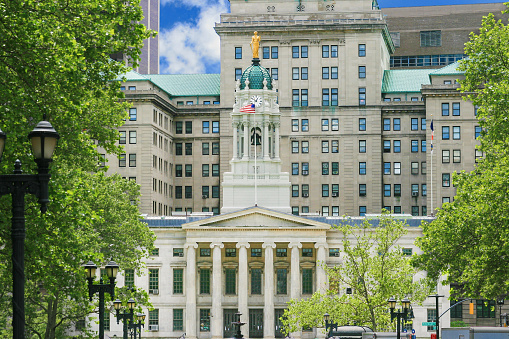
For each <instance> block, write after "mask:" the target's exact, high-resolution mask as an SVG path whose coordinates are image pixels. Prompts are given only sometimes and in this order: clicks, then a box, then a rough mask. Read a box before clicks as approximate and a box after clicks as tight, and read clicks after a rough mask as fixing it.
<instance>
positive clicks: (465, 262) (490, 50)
mask: <svg viewBox="0 0 509 339" xmlns="http://www.w3.org/2000/svg"><path fill="white" fill-rule="evenodd" d="M507 41H509V26H507V25H505V24H503V23H502V22H501V21H496V20H495V19H494V17H493V15H492V14H490V15H488V16H487V17H485V18H484V19H483V23H482V28H481V30H480V32H479V34H474V33H472V34H471V35H470V41H469V42H468V43H467V44H466V48H465V52H466V54H467V55H468V58H467V59H465V60H463V61H462V62H461V64H460V69H461V70H463V71H464V72H465V79H464V80H461V81H460V83H461V91H463V92H465V93H467V98H468V100H471V101H472V102H473V104H474V105H476V106H477V107H479V108H478V110H477V119H478V123H479V125H480V126H481V127H482V129H483V132H482V134H481V137H480V141H481V145H480V150H481V151H482V152H483V154H484V158H483V159H482V160H481V161H479V163H478V164H477V165H476V167H475V170H474V171H472V172H461V173H459V174H455V175H454V176H453V183H454V185H455V186H456V196H455V197H454V201H453V202H451V203H449V204H445V205H444V206H443V207H442V209H441V210H439V211H438V213H437V216H436V220H435V221H434V222H432V223H430V224H429V225H426V226H425V227H424V229H423V232H424V236H423V238H421V239H419V240H418V242H417V243H418V246H419V247H421V249H422V250H423V251H424V253H423V254H422V255H421V256H419V257H417V258H416V259H417V260H416V261H415V264H416V265H417V266H418V267H421V268H422V269H425V270H426V271H428V275H429V277H430V278H433V279H435V280H438V278H439V277H440V276H441V275H442V274H445V275H446V276H447V280H446V281H445V283H454V284H456V286H459V289H460V290H459V291H457V292H458V293H460V294H462V295H463V296H465V297H479V296H481V297H484V298H494V297H496V296H499V295H501V294H505V293H507V291H508V290H509V279H508V278H509V266H508V265H507V258H509V199H508V198H509V170H508V169H509V123H508V121H509V101H508V100H507V98H508V97H509V45H508V44H507Z"/></svg>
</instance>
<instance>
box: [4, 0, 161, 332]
mask: <svg viewBox="0 0 509 339" xmlns="http://www.w3.org/2000/svg"><path fill="white" fill-rule="evenodd" d="M142 16H143V12H142V9H141V7H140V5H139V0H128V1H119V0H80V1H68V0H52V1H49V0H43V1H35V0H0V45H1V46H2V48H0V98H1V99H0V100H1V103H0V128H1V129H2V130H3V131H4V132H6V133H7V144H6V150H5V152H4V156H3V159H2V160H3V161H2V162H1V163H0V171H1V172H2V173H8V172H11V171H12V169H13V167H12V166H13V163H14V160H15V159H20V160H21V162H22V164H23V169H24V171H25V172H26V173H34V172H35V171H36V170H35V163H34V162H33V160H32V157H31V154H30V146H29V144H28V140H27V135H28V133H29V132H30V131H31V130H32V129H33V128H34V127H35V124H37V122H38V121H40V120H41V119H42V118H43V115H45V116H46V119H47V120H49V121H50V122H51V123H52V125H53V126H54V128H55V129H56V130H57V132H58V133H59V134H60V137H61V138H60V140H59V145H58V148H57V150H56V153H55V155H54V162H53V164H52V165H51V175H52V178H51V181H50V199H51V200H52V202H51V203H50V205H49V207H48V212H47V213H46V214H45V215H41V214H40V212H39V206H38V204H37V201H36V199H35V197H33V196H27V197H26V202H27V206H26V213H25V214H26V218H27V222H26V228H27V238H26V240H25V266H26V267H25V275H26V281H27V283H26V294H25V300H26V301H25V307H26V310H25V312H26V321H27V325H26V327H27V329H28V330H29V335H27V338H32V337H35V338H45V339H52V338H56V337H62V333H63V331H65V330H66V329H68V328H69V326H71V325H72V323H74V322H76V321H77V320H79V319H81V318H83V317H84V315H86V314H88V313H89V312H90V311H93V310H94V304H91V303H89V301H88V298H87V296H88V293H87V289H86V281H85V278H84V272H83V269H82V268H81V265H82V264H83V263H84V262H86V261H88V260H94V261H95V262H96V263H97V264H102V263H104V262H105V261H107V260H109V259H113V260H115V261H117V262H118V263H119V265H120V267H121V268H122V269H123V268H133V269H138V268H140V266H141V265H142V259H143V257H146V256H147V255H148V250H150V249H151V248H152V246H153V241H154V237H153V234H152V233H151V232H150V230H149V229H148V228H147V227H146V225H145V224H144V223H142V222H140V221H139V211H138V209H137V201H138V198H139V187H138V185H137V184H136V183H134V182H129V181H126V180H124V179H122V178H120V177H119V176H106V175H105V174H104V169H103V170H100V169H98V167H97V157H98V156H99V153H98V151H97V145H98V144H100V146H101V147H102V148H103V149H105V151H106V152H108V153H113V154H119V153H120V152H121V148H120V147H119V146H117V145H116V142H117V140H118V132H117V130H116V128H117V127H119V126H121V125H123V124H124V122H125V119H126V118H127V113H126V109H127V108H128V104H127V103H126V102H124V101H123V100H122V98H123V94H122V92H121V91H120V84H119V82H118V81H114V80H116V79H117V78H118V77H119V75H120V74H124V73H125V72H127V71H128V70H129V67H127V66H126V63H125V62H116V61H113V60H112V59H111V58H110V55H112V54H114V53H122V54H123V55H124V56H125V58H126V60H128V62H129V63H130V64H132V65H136V63H137V61H138V60H139V55H140V51H141V47H142V44H143V40H144V39H147V38H149V37H151V36H153V35H154V34H155V33H154V32H151V31H148V30H147V29H146V28H145V27H144V26H143V25H141V24H139V22H140V21H141V19H142ZM10 199H11V198H10V196H3V197H2V198H1V199H0V285H1V286H2V289H1V290H0V305H1V307H0V336H1V337H8V336H10V331H12V330H11V329H10V319H9V317H10V315H11V312H12V310H11V308H12V307H11V299H10V297H11V296H10V291H12V274H11V271H12V265H11V253H12V246H11V240H10V225H11V221H10V218H11V210H10V206H11V202H10ZM140 298H141V299H142V300H140V302H146V299H145V300H144V299H143V298H142V297H141V295H140ZM2 331H4V332H2ZM84 335H85V337H86V336H87V335H88V337H93V335H92V334H87V333H86V332H85V333H84Z"/></svg>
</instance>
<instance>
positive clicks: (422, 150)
mask: <svg viewBox="0 0 509 339" xmlns="http://www.w3.org/2000/svg"><path fill="white" fill-rule="evenodd" d="M421 152H423V153H426V140H421Z"/></svg>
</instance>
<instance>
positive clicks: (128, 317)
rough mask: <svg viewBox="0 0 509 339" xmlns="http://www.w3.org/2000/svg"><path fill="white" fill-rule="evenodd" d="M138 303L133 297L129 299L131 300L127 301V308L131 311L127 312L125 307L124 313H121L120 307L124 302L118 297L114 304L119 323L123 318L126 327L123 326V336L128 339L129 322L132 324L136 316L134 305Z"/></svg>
mask: <svg viewBox="0 0 509 339" xmlns="http://www.w3.org/2000/svg"><path fill="white" fill-rule="evenodd" d="M135 305H136V302H135V301H134V299H133V298H131V299H129V301H128V302H127V308H128V309H129V312H126V310H125V309H124V310H123V312H122V313H120V307H121V306H122V302H121V301H120V300H119V299H117V300H115V301H114V302H113V306H115V310H116V311H117V324H118V323H119V321H120V320H122V323H123V325H124V328H123V335H124V336H123V338H124V339H127V332H128V329H127V328H128V326H127V325H128V324H129V323H130V324H132V323H133V318H134V306H135Z"/></svg>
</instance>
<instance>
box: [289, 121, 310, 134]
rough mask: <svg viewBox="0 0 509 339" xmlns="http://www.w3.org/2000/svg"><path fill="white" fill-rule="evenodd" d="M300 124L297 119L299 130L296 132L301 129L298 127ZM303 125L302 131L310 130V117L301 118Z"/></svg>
mask: <svg viewBox="0 0 509 339" xmlns="http://www.w3.org/2000/svg"><path fill="white" fill-rule="evenodd" d="M298 126H299V122H298V120H297V131H296V132H298V131H299V130H298V128H299V127H298ZM301 126H302V127H301V131H302V132H308V131H309V120H308V119H302V120H301ZM292 131H293V126H292Z"/></svg>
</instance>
